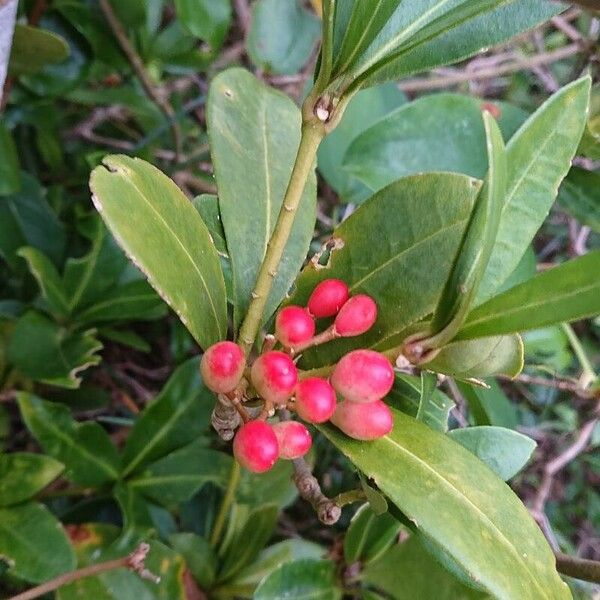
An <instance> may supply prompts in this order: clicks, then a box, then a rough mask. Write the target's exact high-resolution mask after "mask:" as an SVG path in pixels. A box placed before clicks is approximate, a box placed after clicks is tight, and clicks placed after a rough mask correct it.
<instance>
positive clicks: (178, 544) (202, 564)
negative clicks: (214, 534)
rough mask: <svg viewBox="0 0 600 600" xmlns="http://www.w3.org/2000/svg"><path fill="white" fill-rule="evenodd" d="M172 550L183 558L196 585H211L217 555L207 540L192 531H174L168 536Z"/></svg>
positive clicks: (214, 573)
mask: <svg viewBox="0 0 600 600" xmlns="http://www.w3.org/2000/svg"><path fill="white" fill-rule="evenodd" d="M169 543H170V544H171V546H172V547H173V549H174V550H176V551H177V552H179V554H181V555H182V556H183V558H184V559H185V562H186V565H187V567H188V569H189V570H190V571H191V573H192V575H193V576H194V579H195V580H196V581H197V582H198V585H199V586H200V587H201V588H203V589H209V588H211V587H212V585H213V582H214V580H215V575H216V570H217V557H216V555H215V552H214V550H213V547H212V546H211V545H210V543H209V541H208V540H207V539H205V538H202V537H200V536H198V535H195V534H193V533H174V534H173V535H171V536H170V537H169Z"/></svg>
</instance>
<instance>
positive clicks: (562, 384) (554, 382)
mask: <svg viewBox="0 0 600 600" xmlns="http://www.w3.org/2000/svg"><path fill="white" fill-rule="evenodd" d="M500 379H503V380H506V381H517V382H519V383H526V384H530V385H541V386H544V387H551V388H555V389H557V390H560V391H562V392H570V393H572V394H575V395H576V396H578V397H579V398H583V399H585V400H589V399H590V398H595V397H596V396H597V394H598V392H594V391H592V390H585V389H582V388H581V386H580V385H579V384H578V383H575V382H573V381H567V380H565V379H547V378H546V377H536V376H535V375H526V374H525V373H521V375H519V376H517V377H515V378H514V379H511V378H510V377H504V376H500Z"/></svg>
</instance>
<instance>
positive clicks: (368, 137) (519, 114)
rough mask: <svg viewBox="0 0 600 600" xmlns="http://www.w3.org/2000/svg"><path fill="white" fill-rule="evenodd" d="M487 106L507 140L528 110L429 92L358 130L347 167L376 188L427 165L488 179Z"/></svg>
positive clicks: (425, 169) (504, 104)
mask: <svg viewBox="0 0 600 600" xmlns="http://www.w3.org/2000/svg"><path fill="white" fill-rule="evenodd" d="M376 89H377V88H376ZM361 93H364V92H361ZM486 108H487V109H488V110H492V111H493V113H492V114H494V115H495V116H496V118H497V120H498V125H499V127H500V130H501V132H502V137H503V138H504V140H509V139H510V138H511V137H512V135H513V134H514V133H515V131H517V129H518V128H519V127H520V125H521V124H522V123H523V122H524V121H525V119H526V118H527V113H525V112H524V111H522V110H521V109H519V108H516V107H514V106H512V105H511V104H507V103H505V102H482V101H481V100H480V99H478V98H473V97H472V96H462V95H460V94H450V93H442V94H432V95H430V96H424V97H422V98H418V99H416V100H414V101H413V102H410V103H409V104H405V105H404V106H401V107H400V108H399V109H398V110H395V111H394V112H392V113H391V114H389V115H387V116H386V117H385V118H384V119H381V120H380V121H378V122H377V123H375V124H374V125H372V126H371V127H369V128H368V129H366V130H365V131H364V132H363V133H361V135H359V136H357V137H356V138H355V139H354V141H353V142H352V144H351V145H350V147H349V148H348V151H347V152H346V155H345V156H344V166H343V169H344V171H347V172H348V173H350V174H351V175H353V176H354V177H356V178H357V179H359V180H360V181H362V182H363V183H364V184H365V185H367V186H368V187H369V188H370V189H372V190H374V191H377V190H380V189H381V188H383V187H385V186H386V185H388V184H390V183H392V182H393V181H396V180H397V179H400V178H401V177H405V176H407V175H413V174H415V173H422V172H423V171H450V172H456V173H464V174H465V175H470V176H472V177H477V178H479V179H483V178H484V176H485V174H486V172H487V169H488V161H487V152H486V143H485V130H484V127H483V121H482V119H481V113H482V110H485V109H486ZM342 123H343V121H342ZM334 135H335V133H334ZM326 140H327V138H326Z"/></svg>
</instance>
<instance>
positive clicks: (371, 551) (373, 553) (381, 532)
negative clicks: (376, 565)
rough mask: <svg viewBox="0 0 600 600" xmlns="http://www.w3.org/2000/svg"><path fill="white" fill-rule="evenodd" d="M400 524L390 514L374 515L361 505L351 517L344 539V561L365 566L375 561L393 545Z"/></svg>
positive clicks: (366, 506)
mask: <svg viewBox="0 0 600 600" xmlns="http://www.w3.org/2000/svg"><path fill="white" fill-rule="evenodd" d="M401 527H402V526H401V524H400V522H399V521H397V520H396V519H395V518H394V517H392V515H390V513H384V514H382V515H376V514H375V513H374V512H373V511H372V510H371V508H370V507H369V505H368V504H363V506H361V507H360V508H359V509H358V510H357V511H356V513H355V515H354V516H353V517H352V521H351V522H350V526H349V527H348V531H347V532H346V537H345V538H344V560H345V561H346V564H348V565H351V564H353V563H355V562H357V561H360V563H361V564H362V565H366V564H368V563H370V562H372V561H375V560H377V559H378V558H379V557H380V556H381V555H382V554H384V553H385V551H386V550H387V549H388V548H389V547H390V546H391V545H392V544H393V543H394V540H395V539H396V538H397V537H398V534H399V533H400V528H401Z"/></svg>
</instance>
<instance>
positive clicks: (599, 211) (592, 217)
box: [558, 167, 600, 232]
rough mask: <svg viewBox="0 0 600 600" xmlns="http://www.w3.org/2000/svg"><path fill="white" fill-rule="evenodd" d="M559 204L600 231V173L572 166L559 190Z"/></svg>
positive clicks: (581, 221) (581, 220) (584, 222)
mask: <svg viewBox="0 0 600 600" xmlns="http://www.w3.org/2000/svg"><path fill="white" fill-rule="evenodd" d="M558 204H559V206H560V207H561V208H562V209H563V210H565V211H567V212H568V213H569V214H570V215H571V216H573V217H575V218H576V219H577V220H578V221H579V222H580V223H581V224H582V225H587V226H588V227H591V228H592V229H593V230H594V231H597V232H600V173H595V172H594V171H586V170H585V169H580V168H578V167H572V168H571V170H570V171H569V174H568V175H567V176H566V177H565V179H564V180H563V182H562V185H561V186H560V189H559V190H558Z"/></svg>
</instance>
